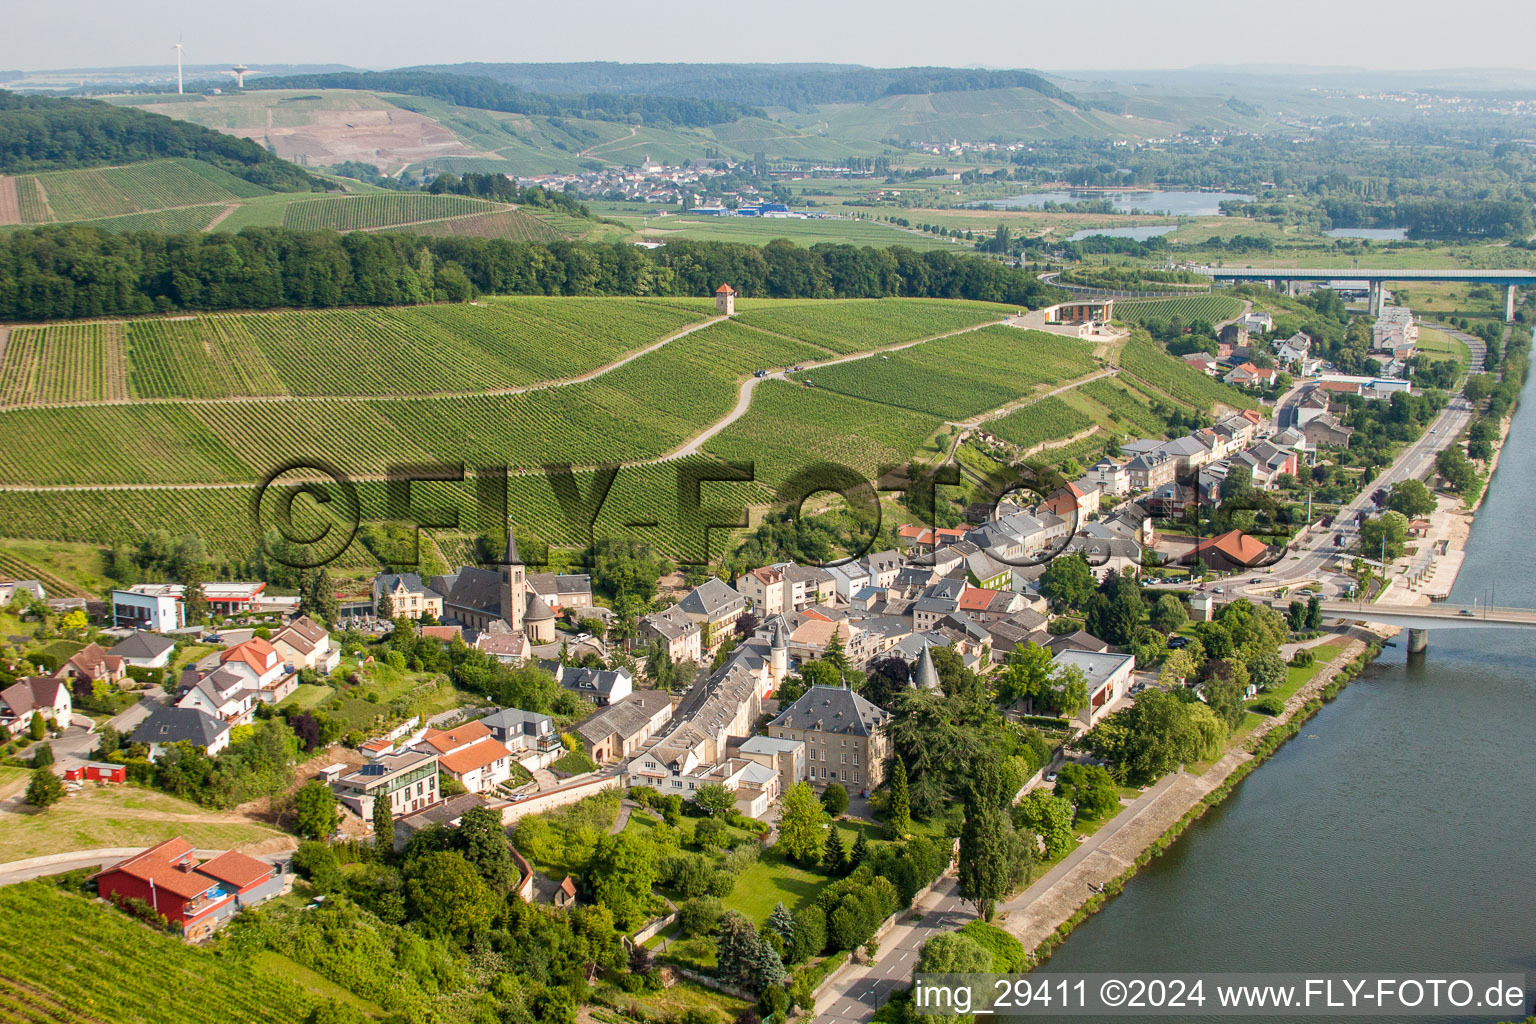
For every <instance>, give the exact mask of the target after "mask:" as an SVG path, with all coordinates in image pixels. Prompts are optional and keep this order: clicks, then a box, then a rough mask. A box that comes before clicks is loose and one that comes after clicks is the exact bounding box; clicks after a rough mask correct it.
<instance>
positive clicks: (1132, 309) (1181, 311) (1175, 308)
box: [1115, 286, 1243, 324]
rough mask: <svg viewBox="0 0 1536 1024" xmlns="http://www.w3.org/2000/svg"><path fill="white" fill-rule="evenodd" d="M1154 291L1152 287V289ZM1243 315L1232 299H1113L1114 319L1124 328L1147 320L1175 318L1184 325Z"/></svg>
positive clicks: (1212, 296)
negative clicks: (1193, 321)
mask: <svg viewBox="0 0 1536 1024" xmlns="http://www.w3.org/2000/svg"><path fill="white" fill-rule="evenodd" d="M1154 287H1155V286H1154ZM1242 311H1243V300H1242V299H1239V298H1237V297H1236V296H1232V295H1219V294H1210V295H1191V296H1188V297H1182V296H1181V297H1179V298H1173V299H1131V300H1127V299H1117V300H1115V319H1116V320H1121V321H1124V322H1125V323H1128V324H1144V323H1146V322H1147V321H1148V320H1172V319H1173V318H1174V317H1178V318H1180V319H1181V320H1183V321H1185V322H1186V323H1188V322H1189V321H1191V320H1204V321H1206V322H1207V323H1213V324H1214V323H1218V322H1220V321H1222V320H1230V319H1231V318H1232V317H1235V316H1237V315H1238V314H1239V313H1241V312H1242Z"/></svg>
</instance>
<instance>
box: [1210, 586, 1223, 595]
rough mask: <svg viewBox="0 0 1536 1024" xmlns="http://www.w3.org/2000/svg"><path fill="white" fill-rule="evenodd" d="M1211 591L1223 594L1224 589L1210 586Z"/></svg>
mask: <svg viewBox="0 0 1536 1024" xmlns="http://www.w3.org/2000/svg"><path fill="white" fill-rule="evenodd" d="M1211 593H1213V594H1225V593H1226V591H1225V590H1223V589H1222V588H1221V587H1212V588H1211Z"/></svg>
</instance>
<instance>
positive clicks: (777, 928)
mask: <svg viewBox="0 0 1536 1024" xmlns="http://www.w3.org/2000/svg"><path fill="white" fill-rule="evenodd" d="M861 834H862V833H861ZM763 927H765V928H766V929H767V930H768V931H770V932H773V934H775V935H777V936H778V937H779V939H780V940H781V941H782V942H783V943H784V948H785V949H786V950H787V949H790V948H791V947H792V946H793V944H794V941H795V918H794V915H793V914H791V913H790V912H789V908H788V907H786V906H785V905H784V903H783V901H780V902H778V903H775V904H774V905H773V913H771V914H769V915H768V923H767V924H766V925H764V926H763Z"/></svg>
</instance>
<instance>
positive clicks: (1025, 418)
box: [983, 395, 1093, 449]
mask: <svg viewBox="0 0 1536 1024" xmlns="http://www.w3.org/2000/svg"><path fill="white" fill-rule="evenodd" d="M1091 426H1093V420H1092V418H1090V417H1089V416H1088V415H1087V414H1086V413H1083V412H1081V411H1079V410H1077V409H1074V408H1072V406H1070V405H1068V404H1067V403H1066V402H1064V401H1063V400H1062V399H1061V398H1060V397H1059V396H1057V395H1051V396H1050V397H1049V398H1042V399H1041V400H1040V401H1038V402H1031V403H1030V404H1029V405H1025V406H1021V407H1020V408H1017V409H1015V410H1013V411H1012V412H1010V413H1009V414H1008V415H1006V416H1003V417H1001V418H999V419H995V420H991V421H989V422H988V423H986V424H985V425H984V427H983V429H984V430H986V431H987V433H989V434H994V435H996V436H997V437H1000V438H1002V439H1003V440H1004V441H1008V442H1010V443H1012V444H1016V445H1018V446H1019V447H1021V448H1026V449H1028V448H1033V447H1034V446H1035V445H1037V444H1040V443H1041V442H1043V441H1049V440H1052V439H1053V438H1058V437H1071V436H1072V435H1073V434H1077V433H1081V432H1082V431H1084V430H1087V429H1088V428H1089V427H1091Z"/></svg>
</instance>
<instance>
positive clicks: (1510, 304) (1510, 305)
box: [1504, 284, 1515, 324]
mask: <svg viewBox="0 0 1536 1024" xmlns="http://www.w3.org/2000/svg"><path fill="white" fill-rule="evenodd" d="M1504 322H1505V323H1507V324H1512V323H1514V322H1515V286H1514V285H1512V284H1507V285H1505V286H1504Z"/></svg>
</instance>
